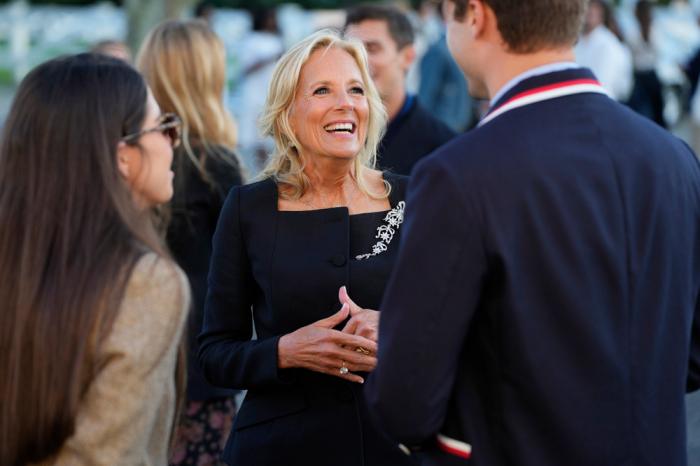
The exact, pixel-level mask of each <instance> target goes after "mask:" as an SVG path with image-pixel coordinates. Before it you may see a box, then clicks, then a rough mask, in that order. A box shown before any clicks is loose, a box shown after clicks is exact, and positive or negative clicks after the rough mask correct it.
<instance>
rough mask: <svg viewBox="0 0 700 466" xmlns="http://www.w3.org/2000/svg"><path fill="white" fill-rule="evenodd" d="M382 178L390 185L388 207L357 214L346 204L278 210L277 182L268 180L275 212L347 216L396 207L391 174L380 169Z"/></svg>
mask: <svg viewBox="0 0 700 466" xmlns="http://www.w3.org/2000/svg"><path fill="white" fill-rule="evenodd" d="M381 173H382V180H384V181H385V182H387V183H389V185H390V186H391V192H389V196H388V200H389V208H388V209H383V210H374V211H370V212H360V213H357V214H350V209H348V207H347V206H338V207H325V208H323V209H309V210H280V208H279V190H278V184H277V182H276V181H275V180H274V179H273V178H269V180H270V181H271V182H272V184H273V188H274V196H273V201H274V203H275V212H276V213H278V214H322V213H332V212H336V211H345V213H346V214H347V216H348V217H356V216H358V215H368V214H375V215H376V214H386V213H388V212H391V210H392V209H395V208H396V205H397V204H398V202H397V200H396V198H395V193H396V189H395V186H394V183H392V180H391V178H392V176H391V175H392V174H391V173H390V172H388V171H386V170H382V172H381Z"/></svg>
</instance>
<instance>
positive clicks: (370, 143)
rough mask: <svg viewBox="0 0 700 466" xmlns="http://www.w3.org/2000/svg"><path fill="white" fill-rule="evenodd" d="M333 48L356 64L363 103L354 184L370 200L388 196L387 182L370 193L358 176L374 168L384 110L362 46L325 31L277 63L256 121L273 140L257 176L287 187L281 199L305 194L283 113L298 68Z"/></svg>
mask: <svg viewBox="0 0 700 466" xmlns="http://www.w3.org/2000/svg"><path fill="white" fill-rule="evenodd" d="M333 47H336V48H339V49H342V50H344V51H346V52H347V53H348V54H350V56H352V58H353V59H354V60H355V62H356V63H357V67H358V68H359V69H360V74H361V75H362V80H363V81H364V85H365V95H366V96H367V102H368V104H369V121H368V124H367V139H366V140H365V143H364V145H363V148H362V150H360V152H359V154H357V156H356V157H355V162H354V163H355V166H354V168H355V180H356V182H357V185H358V187H359V188H360V190H361V191H362V192H363V193H365V194H367V195H368V196H370V197H373V198H384V197H386V196H388V195H389V190H390V186H389V185H388V183H386V182H385V188H386V189H385V192H384V193H381V194H377V193H373V192H372V191H371V190H370V189H369V186H368V185H367V181H366V180H365V176H364V175H365V172H366V170H368V169H372V168H374V166H375V164H376V159H377V146H378V145H379V142H380V141H381V139H382V136H383V134H384V129H385V127H386V121H387V115H386V110H385V109H384V105H383V104H382V100H381V98H380V97H379V92H377V88H376V87H375V85H374V82H373V81H372V78H371V77H370V74H369V68H368V65H367V54H366V52H365V49H364V47H363V45H362V44H361V43H360V42H357V41H355V40H350V39H345V38H343V37H341V36H340V34H339V33H338V32H336V31H333V30H330V29H323V30H321V31H318V32H316V33H314V34H311V35H310V36H308V37H307V38H305V39H303V40H302V41H301V42H299V43H298V44H296V45H295V46H293V47H292V48H291V49H289V51H287V53H285V54H284V55H283V56H282V58H280V60H279V61H278V62H277V67H276V68H275V71H274V73H273V75H272V81H271V82H270V88H269V91H268V94H267V101H266V102H265V109H264V111H263V113H262V116H261V117H260V124H261V128H262V130H263V132H264V134H266V135H269V136H272V138H273V139H274V141H275V151H274V152H273V153H272V154H271V155H270V158H269V161H268V163H267V165H266V167H265V168H264V170H263V171H262V173H261V177H262V178H268V177H271V178H273V179H274V180H275V181H277V182H278V183H281V184H284V185H287V186H288V187H289V189H288V190H285V191H284V192H283V193H282V195H283V196H284V197H285V198H288V199H299V198H300V197H301V196H303V195H304V194H305V193H306V192H307V191H308V189H309V187H310V180H309V178H308V176H307V175H306V174H305V173H304V160H302V157H301V156H300V154H299V150H298V149H297V148H298V147H300V143H299V141H298V140H297V138H296V135H295V134H294V131H293V130H292V127H291V125H290V122H289V115H290V113H291V110H292V105H293V103H294V99H295V97H296V90H297V85H298V83H299V78H300V76H301V70H302V68H303V66H304V64H305V63H306V62H307V61H308V59H309V57H310V56H311V54H313V53H314V52H315V51H317V50H321V49H325V50H328V49H330V48H333Z"/></svg>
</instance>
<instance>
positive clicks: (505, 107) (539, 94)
mask: <svg viewBox="0 0 700 466" xmlns="http://www.w3.org/2000/svg"><path fill="white" fill-rule="evenodd" d="M585 93H594V94H603V95H608V93H607V92H606V91H605V89H603V86H601V85H600V83H599V82H598V81H596V80H595V79H575V80H572V81H563V82H559V83H556V84H550V85H548V86H542V87H537V88H535V89H530V90H528V91H525V92H521V93H520V94H517V95H515V96H513V97H512V98H510V99H508V100H507V101H505V102H504V103H502V104H501V105H499V106H498V107H495V108H494V109H493V110H492V111H490V112H489V113H488V114H487V115H486V116H485V117H484V118H483V119H482V120H481V121H480V122H479V126H483V125H485V124H486V123H488V122H489V121H491V120H493V119H495V118H497V117H499V116H501V115H503V114H504V113H506V112H509V111H511V110H514V109H516V108H520V107H524V106H526V105H531V104H534V103H537V102H543V101H545V100H550V99H556V98H558V97H564V96H567V95H574V94H585Z"/></svg>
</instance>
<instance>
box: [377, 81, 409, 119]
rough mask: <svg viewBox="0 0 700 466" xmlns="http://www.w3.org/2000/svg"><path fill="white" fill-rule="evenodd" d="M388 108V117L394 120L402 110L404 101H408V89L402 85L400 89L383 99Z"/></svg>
mask: <svg viewBox="0 0 700 466" xmlns="http://www.w3.org/2000/svg"><path fill="white" fill-rule="evenodd" d="M382 101H383V102H384V107H385V108H386V113H387V117H388V118H389V121H392V120H393V119H394V118H396V116H397V115H398V114H399V112H400V111H401V108H402V107H403V104H404V102H405V101H406V89H405V88H404V87H403V86H401V88H400V90H399V91H396V92H394V93H393V94H392V95H389V96H386V97H385V98H383V99H382Z"/></svg>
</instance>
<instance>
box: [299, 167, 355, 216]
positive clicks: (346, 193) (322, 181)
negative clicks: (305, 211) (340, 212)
mask: <svg viewBox="0 0 700 466" xmlns="http://www.w3.org/2000/svg"><path fill="white" fill-rule="evenodd" d="M304 173H306V176H308V177H309V181H310V184H311V186H310V189H309V191H308V192H307V195H308V196H309V198H310V199H312V200H313V201H314V202H315V207H318V208H327V207H338V206H341V205H348V204H349V203H350V202H351V201H352V198H353V196H354V194H355V191H356V189H355V188H356V185H357V183H356V182H355V175H354V160H334V159H330V160H316V161H314V162H311V163H308V164H307V166H306V168H305V169H304ZM305 196H306V195H305Z"/></svg>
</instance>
